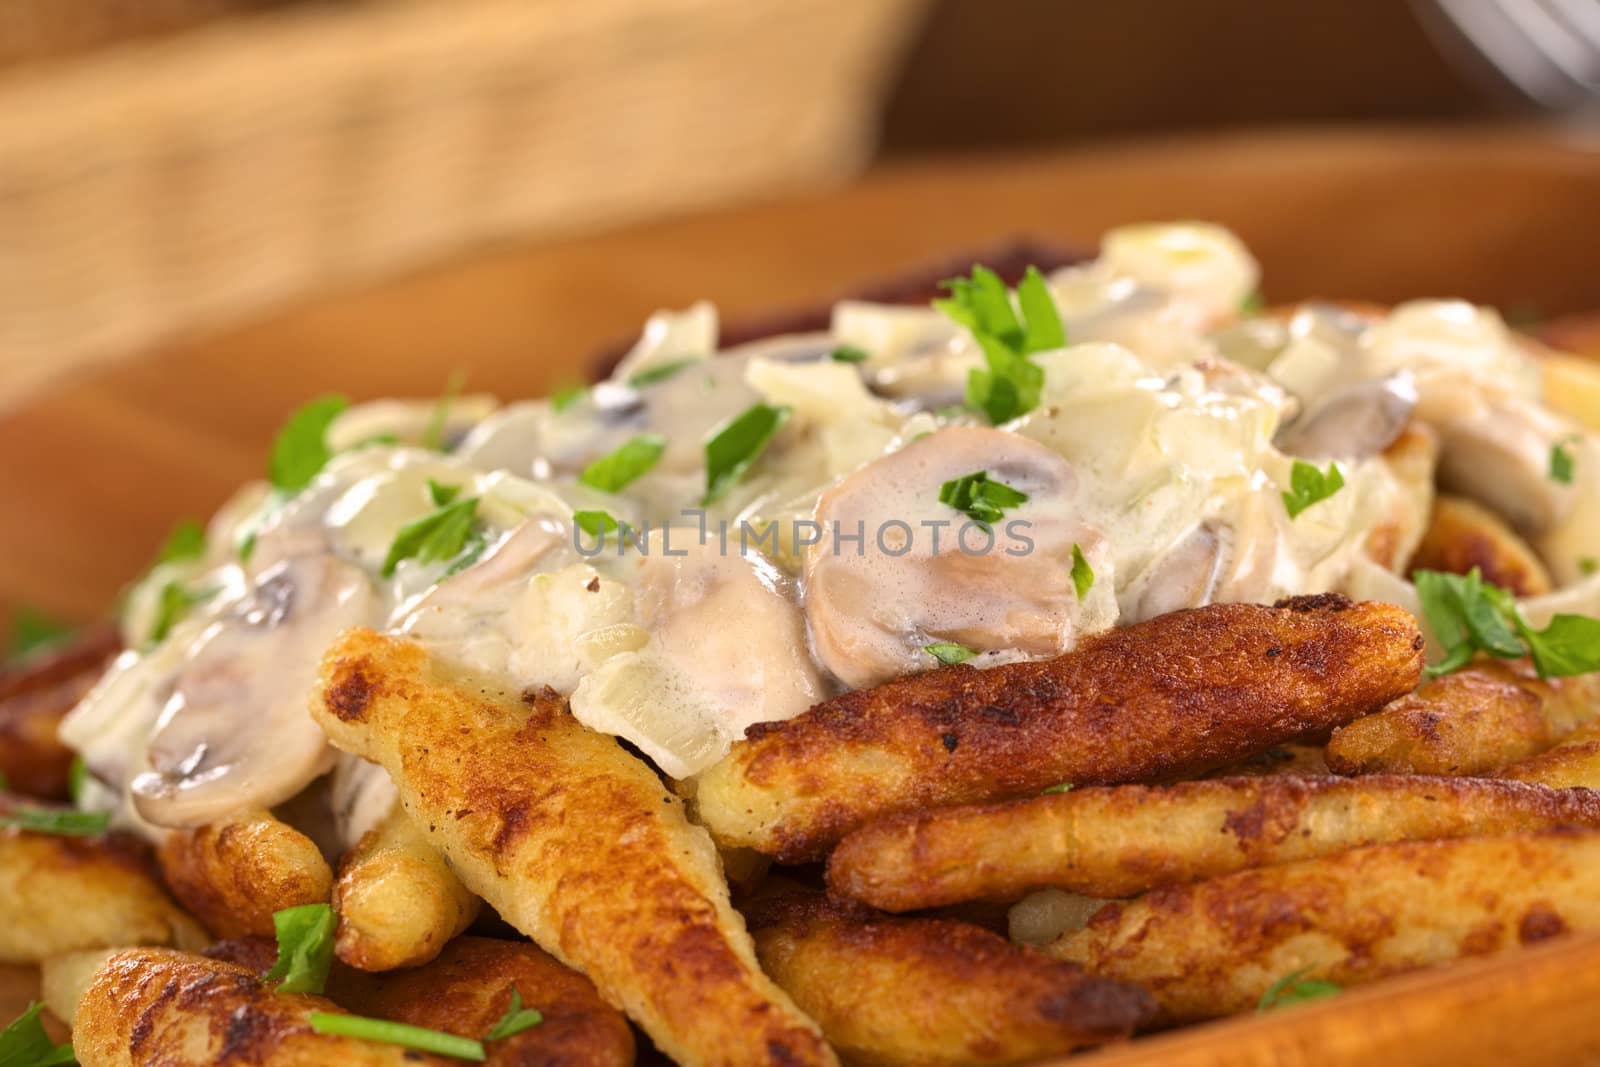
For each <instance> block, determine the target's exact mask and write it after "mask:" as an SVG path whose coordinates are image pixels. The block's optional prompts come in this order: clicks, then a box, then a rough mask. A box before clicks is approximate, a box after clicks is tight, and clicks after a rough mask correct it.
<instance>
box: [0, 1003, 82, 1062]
mask: <svg viewBox="0 0 1600 1067" xmlns="http://www.w3.org/2000/svg"><path fill="white" fill-rule="evenodd" d="M43 1010H44V1005H43V1004H39V1003H37V1002H32V1003H29V1005H28V1010H27V1011H25V1012H23V1013H22V1014H21V1015H19V1016H17V1018H16V1019H15V1020H14V1021H13V1022H12V1023H11V1025H10V1026H8V1027H6V1028H5V1029H4V1030H0V1067H58V1065H59V1064H67V1063H73V1062H75V1060H74V1058H73V1053H72V1046H71V1045H70V1044H67V1045H58V1044H56V1043H55V1042H54V1041H52V1040H50V1035H49V1034H47V1033H45V1031H44V1023H43V1022H41V1021H40V1020H39V1013H40V1012H42V1011H43Z"/></svg>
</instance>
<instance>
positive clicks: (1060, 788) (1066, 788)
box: [1040, 782, 1072, 796]
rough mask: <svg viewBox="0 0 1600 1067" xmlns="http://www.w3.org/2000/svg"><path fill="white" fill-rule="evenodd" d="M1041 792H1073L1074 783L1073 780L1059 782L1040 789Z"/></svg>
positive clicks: (1048, 793)
mask: <svg viewBox="0 0 1600 1067" xmlns="http://www.w3.org/2000/svg"><path fill="white" fill-rule="evenodd" d="M1040 792H1041V793H1043V794H1044V795H1045V796H1049V795H1050V794H1051V793H1070V792H1072V783H1071V782H1057V783H1056V784H1055V785H1053V786H1050V787H1049V788H1048V789H1042V790H1040Z"/></svg>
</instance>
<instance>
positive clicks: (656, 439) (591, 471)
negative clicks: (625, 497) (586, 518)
mask: <svg viewBox="0 0 1600 1067" xmlns="http://www.w3.org/2000/svg"><path fill="white" fill-rule="evenodd" d="M666 450H667V439H666V438H665V437H662V436H661V435H660V434H657V433H642V434H639V435H638V436H636V437H630V438H629V439H628V440H626V441H624V442H623V443H622V444H621V445H620V446H619V447H618V448H617V450H616V451H615V452H612V453H610V454H609V455H605V456H601V457H600V458H599V459H597V460H595V461H594V462H593V463H591V464H589V465H588V466H587V467H585V468H583V473H582V474H580V475H578V481H580V482H582V483H583V484H584V485H587V486H589V487H590V488H591V489H599V490H600V491H601V492H604V493H620V492H622V490H624V489H626V488H627V487H628V486H629V485H631V484H633V483H634V482H635V481H637V480H638V479H639V478H641V477H643V476H644V475H645V474H647V473H649V471H650V468H651V467H654V466H655V465H656V462H657V461H658V460H660V459H661V453H663V452H665V451H666Z"/></svg>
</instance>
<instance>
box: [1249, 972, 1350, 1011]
mask: <svg viewBox="0 0 1600 1067" xmlns="http://www.w3.org/2000/svg"><path fill="white" fill-rule="evenodd" d="M1310 973H1311V968H1310V967H1302V968H1300V969H1299V970H1298V971H1291V972H1290V973H1288V974H1286V975H1284V976H1283V977H1282V978H1280V979H1278V980H1277V981H1276V982H1273V983H1272V984H1271V985H1270V986H1268V987H1267V991H1266V992H1265V993H1263V994H1261V1000H1260V1002H1259V1003H1258V1004H1256V1011H1258V1012H1262V1011H1272V1010H1273V1009H1275V1008H1282V1007H1287V1006H1288V1005H1290V1004H1299V1003H1301V1002H1303V1001H1307V1000H1317V999H1319V998H1321V997H1331V996H1333V995H1334V994H1335V993H1342V992H1343V991H1344V987H1343V986H1341V985H1339V984H1338V983H1337V982H1330V981H1327V980H1326V979H1323V978H1307V977H1306V975H1308V974H1310Z"/></svg>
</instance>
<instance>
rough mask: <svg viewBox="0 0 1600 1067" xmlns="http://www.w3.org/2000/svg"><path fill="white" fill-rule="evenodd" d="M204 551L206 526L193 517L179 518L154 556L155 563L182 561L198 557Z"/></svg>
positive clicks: (203, 553)
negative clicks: (157, 553)
mask: <svg viewBox="0 0 1600 1067" xmlns="http://www.w3.org/2000/svg"><path fill="white" fill-rule="evenodd" d="M205 552H206V528H205V527H204V526H202V525H200V524H199V523H198V522H196V521H195V520H194V519H180V520H179V521H178V524H177V525H176V526H174V527H173V528H172V532H171V533H169V534H167V539H166V541H165V542H163V543H162V545H161V552H160V554H159V555H157V556H156V562H157V563H183V562H185V561H187V560H191V559H199V558H200V557H201V556H203V555H205Z"/></svg>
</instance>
